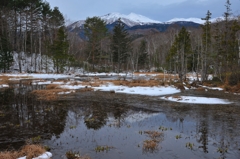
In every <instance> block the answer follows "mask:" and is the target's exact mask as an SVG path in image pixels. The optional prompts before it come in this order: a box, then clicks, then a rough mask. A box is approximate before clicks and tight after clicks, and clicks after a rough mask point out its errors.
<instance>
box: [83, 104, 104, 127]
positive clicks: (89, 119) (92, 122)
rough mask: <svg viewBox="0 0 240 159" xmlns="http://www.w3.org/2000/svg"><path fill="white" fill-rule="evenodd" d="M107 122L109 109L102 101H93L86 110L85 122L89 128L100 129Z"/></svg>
mask: <svg viewBox="0 0 240 159" xmlns="http://www.w3.org/2000/svg"><path fill="white" fill-rule="evenodd" d="M106 122H107V111H106V108H105V107H104V106H102V105H101V103H98V102H94V101H93V102H92V105H91V106H90V107H89V109H88V110H87V111H86V114H85V117H84V123H85V124H86V126H87V128H88V129H91V128H92V129H94V130H97V129H100V128H101V127H102V126H104V125H105V124H106Z"/></svg>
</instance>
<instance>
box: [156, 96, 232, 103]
mask: <svg viewBox="0 0 240 159" xmlns="http://www.w3.org/2000/svg"><path fill="white" fill-rule="evenodd" d="M160 99H164V100H168V101H173V102H179V103H192V104H231V103H232V102H229V101H228V100H225V99H219V98H207V97H193V96H177V97H174V96H171V97H161V98H160Z"/></svg>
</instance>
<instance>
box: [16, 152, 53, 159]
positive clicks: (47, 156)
mask: <svg viewBox="0 0 240 159" xmlns="http://www.w3.org/2000/svg"><path fill="white" fill-rule="evenodd" d="M51 157H52V153H51V152H45V153H44V154H42V155H40V156H38V157H35V158H33V159H50V158H51ZM17 159H27V157H26V156H24V157H20V158H17Z"/></svg>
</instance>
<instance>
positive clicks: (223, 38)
mask: <svg viewBox="0 0 240 159" xmlns="http://www.w3.org/2000/svg"><path fill="white" fill-rule="evenodd" d="M211 16H212V13H211V11H206V15H203V18H202V19H203V20H204V21H205V23H204V24H203V25H201V26H200V27H180V26H178V25H175V26H172V27H169V28H168V29H167V30H166V31H165V32H157V33H156V32H149V33H144V34H138V33H133V32H131V33H130V32H128V31H127V30H125V28H124V23H123V22H122V21H121V19H119V20H118V21H117V22H116V25H115V26H114V28H113V30H112V31H111V32H108V29H107V28H106V23H105V22H104V21H103V20H102V19H100V18H99V17H91V18H87V19H86V22H85V24H84V34H85V36H86V38H85V39H81V38H80V37H79V35H77V34H76V33H74V32H70V31H68V28H67V26H66V25H65V19H64V17H63V15H62V13H61V12H60V11H59V9H58V7H54V8H53V9H52V8H51V7H50V5H49V3H48V2H46V1H43V0H1V1H0V71H1V72H11V71H12V70H13V69H15V70H17V71H19V72H23V71H25V72H26V71H29V72H46V73H47V72H48V69H49V67H50V63H52V64H53V67H54V70H55V72H56V73H63V72H67V71H68V70H69V69H67V68H70V67H71V68H83V69H84V70H85V71H97V72H134V71H157V72H166V71H167V72H170V73H178V75H179V78H180V79H181V81H184V80H185V79H186V74H187V72H196V73H197V74H198V75H201V77H202V79H203V80H207V77H208V75H209V74H213V75H214V77H216V78H217V79H218V80H220V81H224V82H228V83H229V84H231V85H237V84H238V83H240V16H239V15H233V14H232V12H231V3H230V0H226V3H225V11H223V14H222V16H223V18H219V19H217V20H216V21H215V22H213V23H211V22H210V19H211ZM15 54H17V55H18V56H17V57H18V58H15V59H14V56H15ZM25 55H27V56H29V57H31V62H30V64H29V65H30V66H29V70H23V69H22V66H23V63H24V60H25V59H24V58H25V57H26V56H25ZM16 59H17V61H16ZM39 59H40V60H39ZM13 62H15V63H17V64H18V65H17V66H18V68H14V67H13Z"/></svg>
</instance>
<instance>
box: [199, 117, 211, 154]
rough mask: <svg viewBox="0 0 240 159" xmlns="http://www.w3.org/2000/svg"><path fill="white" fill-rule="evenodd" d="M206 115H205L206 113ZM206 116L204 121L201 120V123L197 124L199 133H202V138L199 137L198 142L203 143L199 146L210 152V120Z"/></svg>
mask: <svg viewBox="0 0 240 159" xmlns="http://www.w3.org/2000/svg"><path fill="white" fill-rule="evenodd" d="M204 116H205V115H204ZM206 119H207V118H206V116H205V117H204V119H203V120H202V121H200V124H199V125H198V126H197V133H201V135H200V138H199V139H197V142H199V143H201V144H202V146H199V148H202V149H203V151H204V152H205V153H208V147H207V145H208V133H209V132H208V121H207V120H206Z"/></svg>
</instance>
